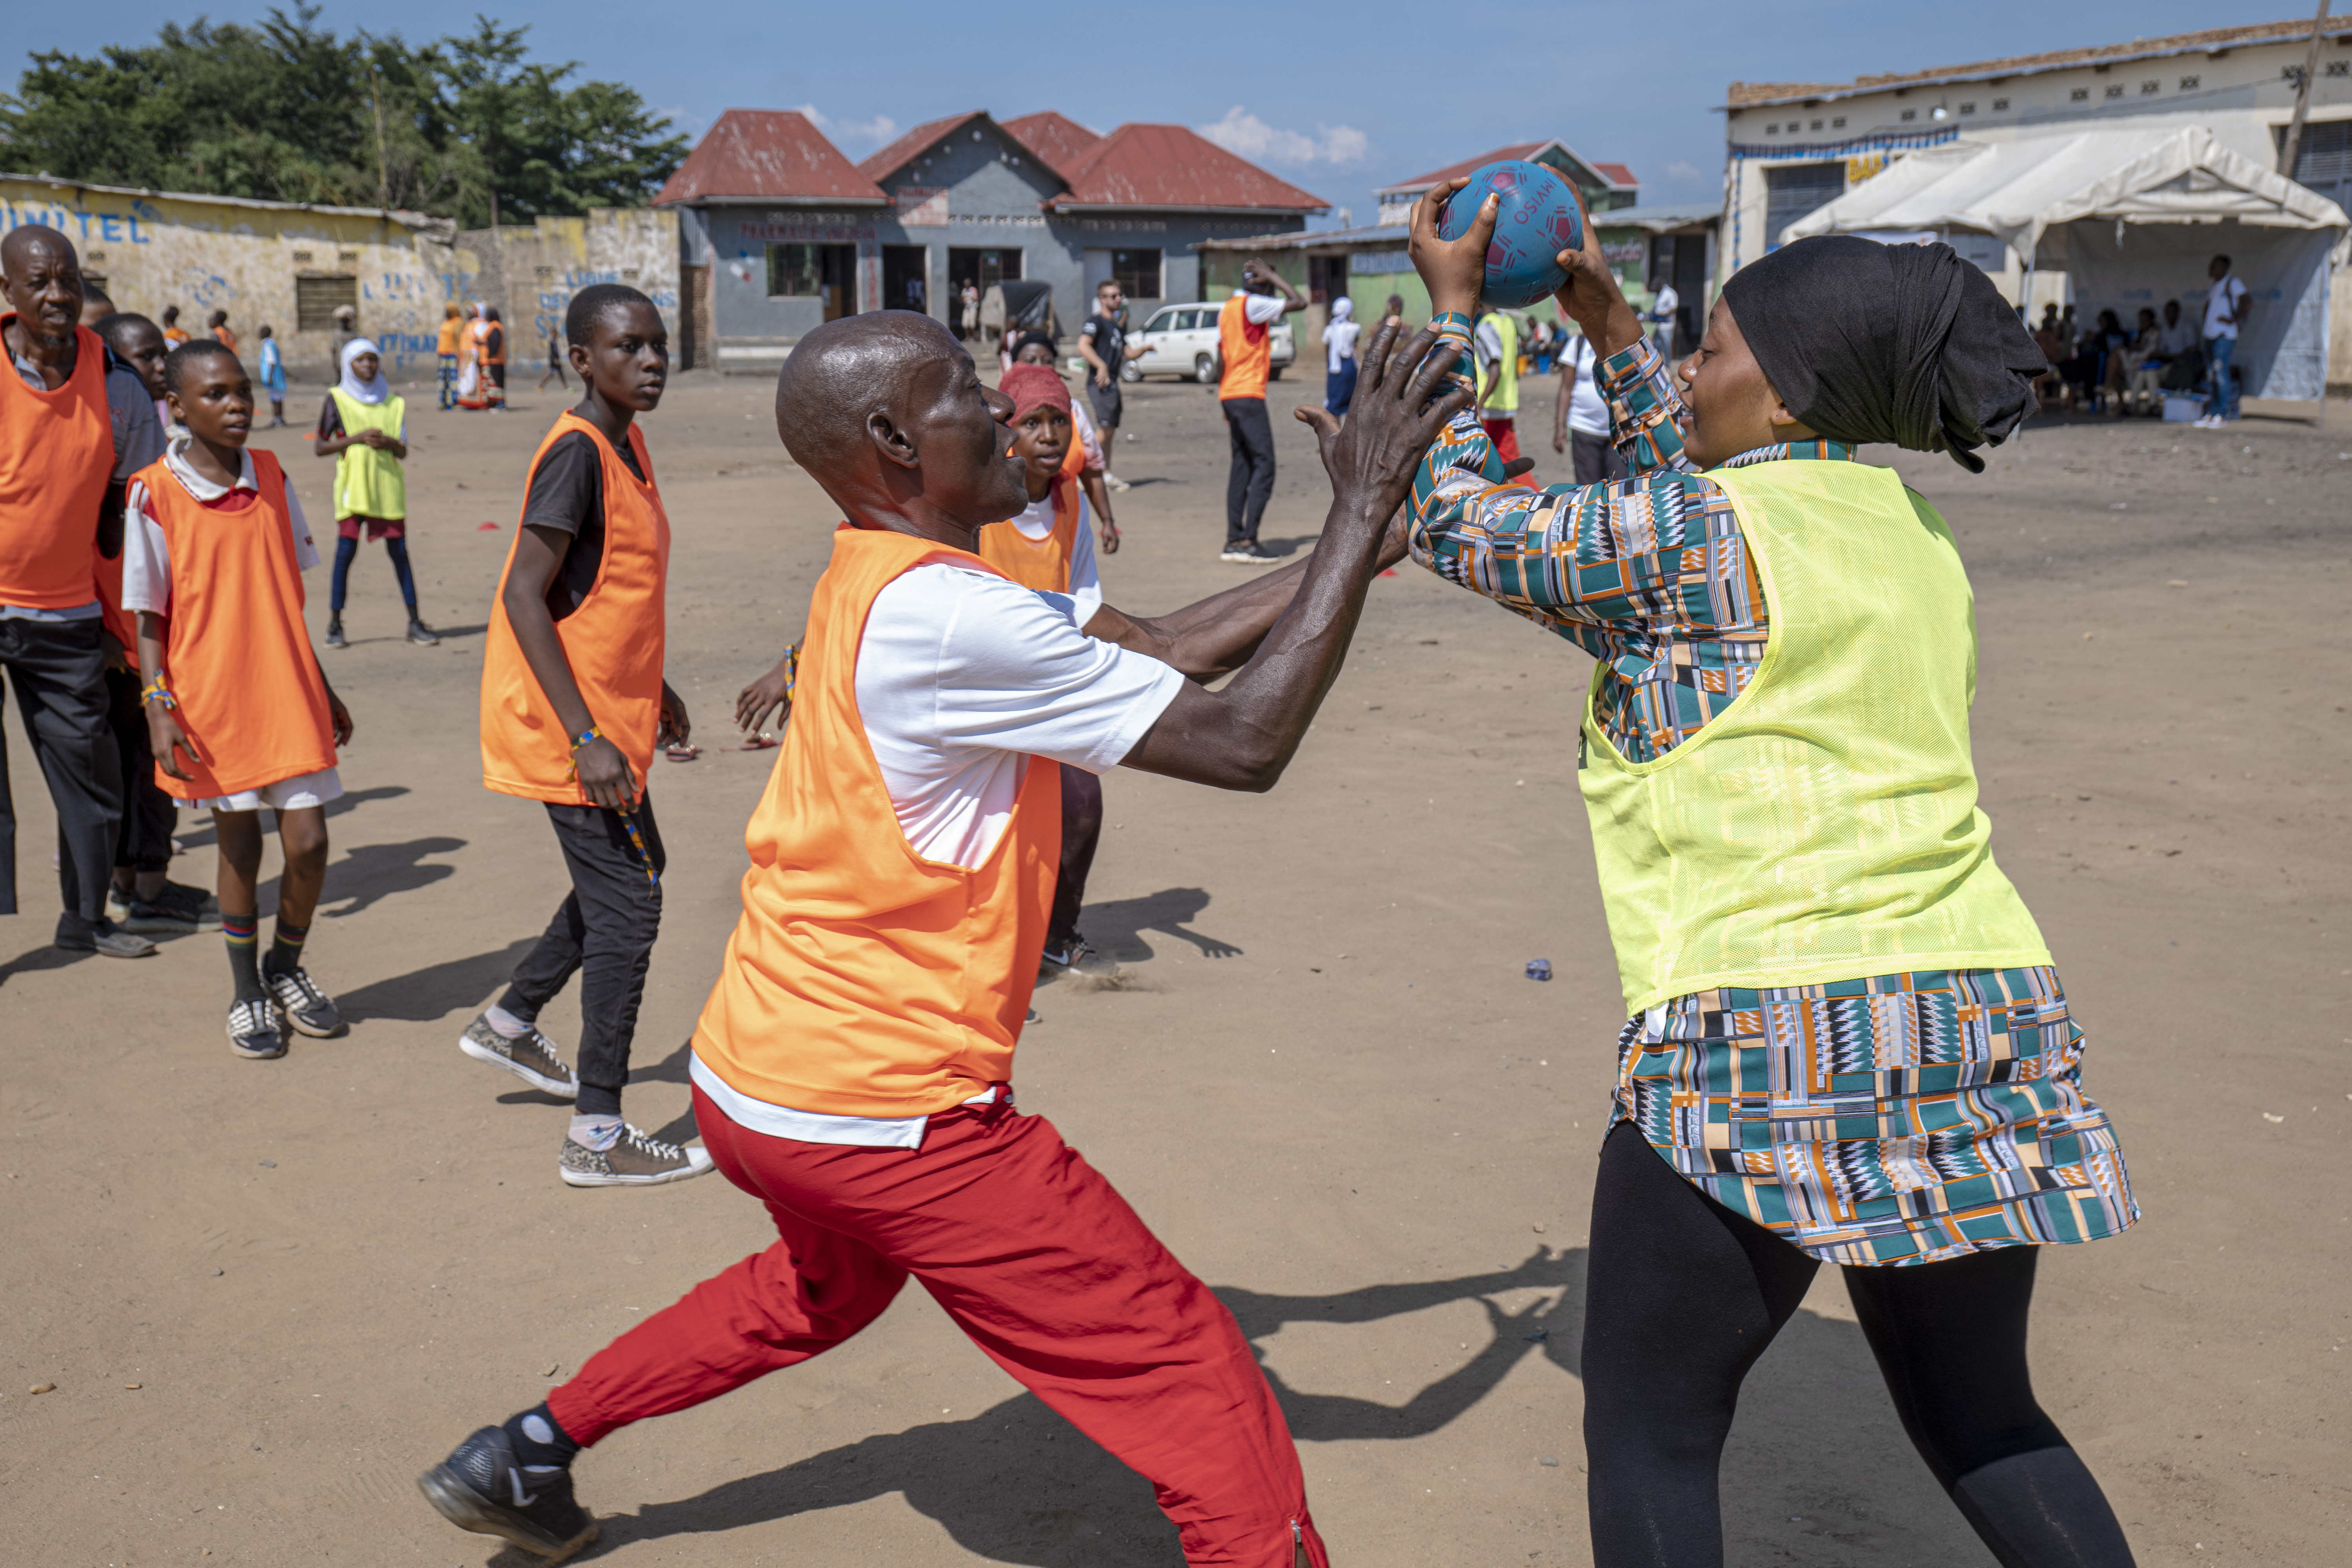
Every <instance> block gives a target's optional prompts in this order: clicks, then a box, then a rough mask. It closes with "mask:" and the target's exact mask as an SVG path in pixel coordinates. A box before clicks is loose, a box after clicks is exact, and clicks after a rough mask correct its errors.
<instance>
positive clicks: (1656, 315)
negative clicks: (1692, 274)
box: [1650, 283, 1683, 327]
mask: <svg viewBox="0 0 2352 1568" xmlns="http://www.w3.org/2000/svg"><path fill="white" fill-rule="evenodd" d="M1682 302H1683V297H1682V296H1681V295H1680V294H1677V293H1675V286H1674V285H1673V284H1671V283H1662V284H1660V285H1659V286H1658V297H1657V298H1656V299H1655V300H1652V301H1651V302H1650V319H1651V320H1652V321H1655V322H1657V323H1658V325H1660V326H1662V327H1663V326H1666V325H1668V324H1670V323H1671V322H1672V321H1674V319H1675V310H1677V309H1678V308H1680V306H1681V305H1682Z"/></svg>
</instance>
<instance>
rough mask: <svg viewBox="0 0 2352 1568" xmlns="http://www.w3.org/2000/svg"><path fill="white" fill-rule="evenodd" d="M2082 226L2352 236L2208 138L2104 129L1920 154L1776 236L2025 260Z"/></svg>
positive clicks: (2297, 189) (2346, 223) (2344, 222)
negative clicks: (1975, 246) (2220, 227)
mask: <svg viewBox="0 0 2352 1568" xmlns="http://www.w3.org/2000/svg"><path fill="white" fill-rule="evenodd" d="M2085 218H2089V219H2097V220H2117V221H2121V222H2123V223H2126V224H2158V223H2168V224H2177V223H2220V222H2222V221H2224V220H2225V219H2230V218H2235V219H2236V220H2237V221H2238V222H2240V223H2242V224H2252V225H2259V226H2264V227H2273V228H2296V229H2344V228H2347V227H2352V218H2347V217H2346V216H2345V214H2344V209H2343V208H2342V207H2339V206H2337V205H2336V204H2335V203H2334V202H2331V201H2329V200H2328V199H2327V198H2326V196H2323V195H2319V194H2318V193H2317V192H2315V191H2311V190H2307V189H2305V187H2304V186H2302V185H2299V184H2295V183H2294V181H2293V180H2290V179H2287V178H2286V177H2285V176H2284V175H2282V174H2273V173H2272V172H2271V171H2270V170H2268V169H2265V168H2263V166H2262V165H2261V164H2259V163H2255V162H2254V161H2253V160H2252V159H2251V158H2248V157H2245V156H2244V155H2242V154H2241V153H2232V152H2231V151H2230V149H2228V148H2227V147H2224V146H2222V145H2221V143H2220V142H2217V141H2215V140H2214V139H2213V134H2212V132H2210V131H2203V130H2196V129H2191V130H2187V131H2176V132H2168V133H2166V134H2164V135H2161V136H2158V137H2157V138H2155V139H2153V140H2151V139H2150V137H2149V135H2148V133H2147V132H2145V131H2120V130H2107V131H2078V132H2067V133H2053V134H2050V135H2044V136H2022V137H2020V138H2018V139H2017V140H2016V141H2014V142H1951V143H1948V145H1945V146H1942V147H1930V148H1926V149H1923V150H1922V151H1920V152H1916V153H1911V154H1910V155H1908V156H1907V157H1905V158H1901V159H1898V160H1896V162H1895V163H1894V164H1893V165H1892V166H1890V167H1889V168H1888V169H1887V170H1886V172H1885V173H1884V174H1880V175H1879V176H1878V177H1877V178H1875V179H1873V180H1869V181H1865V182H1864V184H1860V185H1857V186H1855V187H1854V188H1853V190H1850V191H1848V192H1847V193H1846V194H1845V195H1842V196H1840V197H1839V198H1838V199H1837V200H1835V201H1833V202H1832V203H1830V204H1829V205H1826V206H1823V207H1820V208H1817V209H1816V210H1814V211H1812V212H1811V213H1808V214H1806V215H1805V216H1803V217H1801V218H1799V219H1798V220H1797V221H1796V222H1795V223H1792V224H1790V226H1789V227H1788V230H1787V233H1786V235H1785V236H1784V238H1785V239H1802V238H1804V237H1806V236H1808V235H1815V234H1857V233H1862V232H1864V231H1868V230H1885V229H1944V228H1963V229H1978V230H1980V231H1982V232H1984V233H1987V234H1991V235H1995V236H1998V237H2000V242H2001V243H2002V244H2004V245H2007V246H2009V247H2011V248H2013V249H2015V250H2016V251H2018V252H2019V253H2020V254H2021V255H2024V256H2032V254H2033V250H2034V247H2035V246H2036V245H2037V244H2038V243H2039V242H2040V240H2041V238H2042V234H2043V232H2044V231H2045V230H2047V229H2050V228H2052V227H2053V226H2056V225H2059V224H2063V223H2074V222H2078V221H2080V220H2083V219H2085Z"/></svg>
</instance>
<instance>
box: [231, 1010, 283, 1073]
mask: <svg viewBox="0 0 2352 1568" xmlns="http://www.w3.org/2000/svg"><path fill="white" fill-rule="evenodd" d="M228 1048H229V1049H230V1050H232V1051H235V1052H236V1054H237V1055H238V1056H241V1057H244V1058H247V1060H249V1061H257V1062H266V1061H273V1060H275V1059H277V1058H279V1057H282V1056H284V1055H285V1054H286V1035H285V1032H284V1031H283V1030H281V1029H279V1028H278V1004H277V1003H275V1002H232V1003H230V1004H229V1006H228Z"/></svg>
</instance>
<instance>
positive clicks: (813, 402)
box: [776, 310, 1028, 550]
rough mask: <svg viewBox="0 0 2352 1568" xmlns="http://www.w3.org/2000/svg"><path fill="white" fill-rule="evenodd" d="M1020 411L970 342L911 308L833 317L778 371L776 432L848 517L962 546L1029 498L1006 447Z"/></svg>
mask: <svg viewBox="0 0 2352 1568" xmlns="http://www.w3.org/2000/svg"><path fill="white" fill-rule="evenodd" d="M1011 411H1012V405H1011V403H1010V402H1009V401H1008V400H1007V399H1006V398H1005V397H1004V396H1003V395H1002V394H1001V393H997V392H993V391H991V390H990V389H989V388H987V387H985V386H983V385H982V384H981V381H980V376H979V374H978V372H977V371H976V370H975V369H974V368H973V366H972V363H971V354H969V353H965V352H964V347H963V345H962V344H961V343H960V342H957V341H956V340H955V338H954V336H953V335H952V334H950V332H949V331H948V330H947V329H946V328H945V327H943V326H941V325H940V323H939V322H937V321H933V320H931V318H929V316H925V315H919V314H917V313H916V312H914V311H912V310H877V311H873V312H870V313H868V314H865V315H858V316H847V317H844V318H843V319H841V320H839V321H828V322H826V323H825V324H824V326H822V327H819V328H818V329H817V330H816V331H813V332H811V333H809V334H808V336H806V337H804V338H803V339H802V340H801V341H800V342H799V343H797V344H796V345H794V347H793V353H792V357H791V358H790V359H788V360H786V361H785V362H784V368H783V370H782V373H780V374H778V375H777V377H776V434H777V435H778V436H780V437H782V439H783V443H784V447H785V449H786V450H788V451H790V452H791V453H792V455H793V461H795V462H797V463H799V464H800V465H801V467H802V468H805V469H807V470H808V472H809V474H810V476H811V477H812V478H814V479H815V480H816V481H817V483H819V484H821V485H823V486H824V489H825V493H826V494H828V495H830V496H832V497H833V499H834V500H835V501H837V502H839V503H840V504H841V506H842V507H843V508H844V509H845V510H846V511H847V512H848V513H849V520H850V521H852V522H853V523H856V524H857V525H858V526H860V527H868V528H897V529H898V530H899V531H902V532H914V533H919V534H922V535H924V536H926V537H929V538H935V539H939V540H940V541H942V542H946V543H949V544H952V545H954V546H956V547H957V548H959V549H966V550H968V549H971V547H972V542H973V531H975V530H977V529H979V528H981V527H982V526H984V525H986V524H988V523H992V522H1002V521H1003V520H1004V519H1006V518H1008V517H1011V516H1012V515H1013V513H1015V512H1017V511H1019V510H1021V509H1022V507H1023V506H1024V504H1026V502H1027V500H1028V496H1027V488H1026V486H1025V485H1024V483H1023V481H1022V479H1021V470H1020V466H1019V465H1018V464H1017V463H1016V462H1013V461H1012V460H1011V459H1009V458H1007V457H1006V456H1005V453H1006V450H1007V449H1008V447H1010V446H1011V444H1012V433H1011V431H1009V430H1008V429H1007V428H1006V427H1005V426H1004V425H1003V423H1002V421H1003V418H1004V416H1006V415H1008V414H1009V413H1010V412H1011Z"/></svg>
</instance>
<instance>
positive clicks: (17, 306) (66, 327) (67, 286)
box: [0, 223, 81, 358]
mask: <svg viewBox="0 0 2352 1568" xmlns="http://www.w3.org/2000/svg"><path fill="white" fill-rule="evenodd" d="M0 274H5V278H6V288H7V296H8V309H9V310H13V311H15V312H16V321H17V324H18V328H19V330H21V331H23V332H25V334H26V336H27V338H28V339H31V340H33V341H34V342H36V343H37V344H38V347H37V349H36V350H35V352H36V353H37V354H47V355H51V356H55V355H64V356H66V357H68V358H70V357H71V354H72V353H73V349H72V344H73V341H74V329H75V328H76V327H77V326H79V325H80V324H81V258H79V257H78V256H76V255H75V254H74V247H73V242H72V241H71V240H69V239H68V238H67V237H65V236H64V235H62V234H59V233H58V231H57V230H56V229H53V228H51V227H49V226H47V225H46V224H37V223H27V224H19V225H18V226H16V227H15V228H12V229H10V230H9V231H8V233H7V237H5V238H0Z"/></svg>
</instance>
